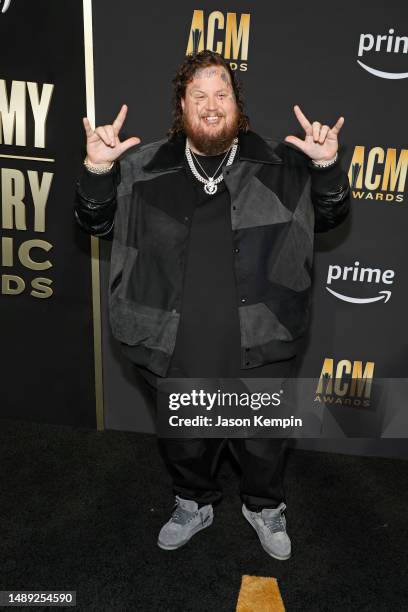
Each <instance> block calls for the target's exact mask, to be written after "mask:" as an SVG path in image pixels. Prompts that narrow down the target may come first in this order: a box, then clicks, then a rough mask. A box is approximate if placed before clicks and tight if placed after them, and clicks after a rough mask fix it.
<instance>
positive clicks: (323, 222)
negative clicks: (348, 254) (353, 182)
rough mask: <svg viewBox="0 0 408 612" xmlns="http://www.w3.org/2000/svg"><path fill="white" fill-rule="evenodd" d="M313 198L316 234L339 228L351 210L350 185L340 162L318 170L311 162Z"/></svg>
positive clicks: (309, 164)
mask: <svg viewBox="0 0 408 612" xmlns="http://www.w3.org/2000/svg"><path fill="white" fill-rule="evenodd" d="M308 168H309V172H310V175H311V198H312V202H313V206H314V211H315V227H314V231H315V232H326V231H328V230H330V229H332V228H334V227H337V225H339V224H340V223H341V222H342V221H344V219H345V218H346V217H347V215H348V213H349V210H350V184H349V180H348V175H347V173H346V172H345V171H344V170H343V169H342V167H341V165H340V162H339V160H337V161H336V162H335V163H334V164H333V165H332V166H329V167H327V168H317V167H316V166H314V165H313V164H312V161H311V160H309V162H308Z"/></svg>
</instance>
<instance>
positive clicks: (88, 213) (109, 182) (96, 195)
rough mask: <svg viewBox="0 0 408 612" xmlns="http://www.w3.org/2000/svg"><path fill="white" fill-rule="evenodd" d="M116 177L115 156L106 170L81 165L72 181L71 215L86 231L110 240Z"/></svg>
mask: <svg viewBox="0 0 408 612" xmlns="http://www.w3.org/2000/svg"><path fill="white" fill-rule="evenodd" d="M120 179H121V176H120V163H119V161H118V160H116V161H115V162H114V164H113V168H112V169H111V170H110V171H109V172H107V173H106V174H95V173H93V172H90V171H89V170H87V169H86V167H85V166H82V169H81V173H80V176H79V177H78V179H77V181H76V188H75V205H74V217H75V220H76V222H77V223H78V225H79V226H80V227H81V228H82V229H83V230H84V231H85V232H86V233H87V234H92V235H93V236H100V237H104V238H105V239H107V240H112V238H113V232H112V230H113V224H114V217H115V212H116V206H117V200H116V198H117V185H118V184H119V183H120Z"/></svg>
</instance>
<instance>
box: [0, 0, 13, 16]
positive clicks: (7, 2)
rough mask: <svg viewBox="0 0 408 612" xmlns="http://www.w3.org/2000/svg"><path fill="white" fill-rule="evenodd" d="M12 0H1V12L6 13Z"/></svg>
mask: <svg viewBox="0 0 408 612" xmlns="http://www.w3.org/2000/svg"><path fill="white" fill-rule="evenodd" d="M10 2H11V0H0V6H1V12H2V13H5V12H6V11H7V9H8V7H9V6H10Z"/></svg>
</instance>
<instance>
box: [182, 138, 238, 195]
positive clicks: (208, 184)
mask: <svg viewBox="0 0 408 612" xmlns="http://www.w3.org/2000/svg"><path fill="white" fill-rule="evenodd" d="M232 142H233V144H232V147H231V149H230V150H228V151H227V152H226V154H225V156H224V157H223V159H222V161H221V163H220V165H219V166H218V168H217V169H216V171H215V172H214V174H213V176H208V174H207V173H206V171H205V170H204V168H203V167H202V165H201V164H200V162H199V161H198V159H197V158H196V157H195V155H194V152H193V151H191V149H190V147H189V146H188V140H187V138H186V157H187V161H188V165H189V166H190V170H191V172H192V173H193V175H194V176H195V177H196V179H197V180H199V181H200V182H201V183H204V191H205V193H208V194H209V195H213V194H214V193H216V192H217V189H218V186H217V185H218V183H220V182H221V181H222V180H223V178H224V176H223V174H222V172H221V174H220V175H219V176H218V177H217V178H215V175H216V174H217V172H218V170H219V169H220V168H221V166H222V164H223V163H224V161H225V158H226V157H227V155H228V153H229V157H228V160H227V163H226V165H227V166H230V165H231V164H232V162H233V161H234V157H235V154H236V152H237V149H238V138H234V140H233V141H232ZM192 155H194V157H195V160H196V162H197V164H198V165H199V166H200V168H201V170H202V171H203V172H204V174H205V176H206V177H207V178H205V177H204V176H202V175H201V174H200V173H199V172H198V170H197V168H196V167H195V165H194V161H193V157H192Z"/></svg>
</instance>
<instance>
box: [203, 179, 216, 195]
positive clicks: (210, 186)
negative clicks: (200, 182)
mask: <svg viewBox="0 0 408 612" xmlns="http://www.w3.org/2000/svg"><path fill="white" fill-rule="evenodd" d="M217 189H218V186H217V185H216V184H215V183H213V182H212V181H208V183H205V185H204V191H205V193H208V195H213V194H214V193H215V192H216V191H217Z"/></svg>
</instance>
